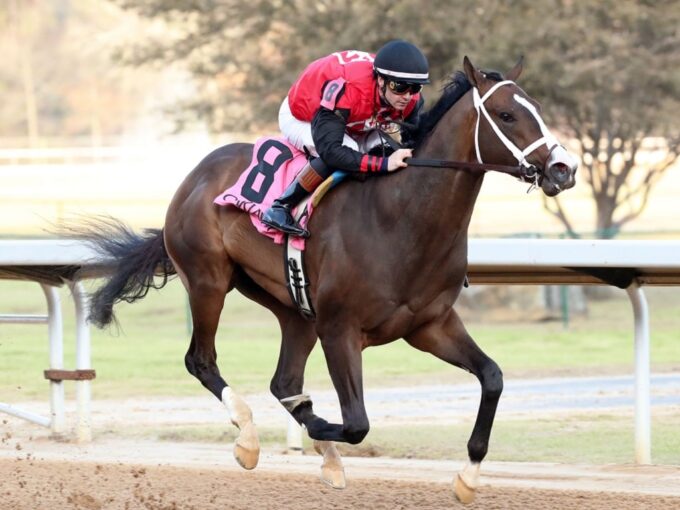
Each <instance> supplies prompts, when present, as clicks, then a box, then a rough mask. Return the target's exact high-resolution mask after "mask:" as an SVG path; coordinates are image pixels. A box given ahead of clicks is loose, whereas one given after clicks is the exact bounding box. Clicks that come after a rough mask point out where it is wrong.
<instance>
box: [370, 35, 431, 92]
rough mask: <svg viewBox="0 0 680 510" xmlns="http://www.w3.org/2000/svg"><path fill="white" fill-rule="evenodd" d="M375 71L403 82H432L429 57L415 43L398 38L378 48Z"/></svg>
mask: <svg viewBox="0 0 680 510" xmlns="http://www.w3.org/2000/svg"><path fill="white" fill-rule="evenodd" d="M373 69H375V72H376V73H377V74H379V75H380V76H382V77H383V78H385V79H387V80H392V81H395V82H402V83H417V84H420V85H424V84H426V83H430V71H429V69H430V66H429V64H428V63H427V58H426V57H425V55H423V52H422V51H420V50H419V49H418V48H417V47H416V46H415V45H413V44H411V43H410V42H408V41H404V40H401V39H396V40H394V41H390V42H388V43H387V44H385V46H383V47H382V48H380V49H379V50H378V53H377V54H376V56H375V61H374V62H373Z"/></svg>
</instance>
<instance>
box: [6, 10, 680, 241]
mask: <svg viewBox="0 0 680 510" xmlns="http://www.w3.org/2000/svg"><path fill="white" fill-rule="evenodd" d="M0 27H2V29H3V30H1V31H0V49H2V50H3V54H6V55H8V56H9V58H7V59H3V61H2V62H0V93H2V96H3V98H4V99H5V100H4V101H3V103H2V105H0V114H1V115H2V118H3V123H0V136H3V137H9V136H28V138H29V139H30V140H31V141H32V143H33V144H36V143H39V140H40V137H41V136H47V135H49V136H69V135H79V136H89V137H90V138H91V139H92V140H93V143H96V141H97V140H102V139H104V138H106V137H107V136H114V135H116V134H120V133H122V132H124V131H125V129H126V126H128V125H129V124H130V122H131V119H134V117H135V114H136V112H139V111H141V110H142V105H143V104H144V103H145V102H148V101H149V100H150V98H154V96H156V95H158V92H157V91H158V90H159V89H160V88H161V87H164V86H165V87H167V86H170V85H172V83H169V82H172V81H173V80H178V81H179V78H178V77H181V78H182V79H184V78H186V77H189V78H190V80H187V83H190V85H187V86H185V87H184V93H183V94H181V95H180V96H179V97H178V96H176V95H175V96H173V97H172V102H171V103H170V104H166V105H165V109H166V114H165V115H166V117H172V118H173V120H174V126H175V129H177V130H182V129H187V127H188V126H192V125H196V123H197V122H198V123H201V124H204V125H205V126H207V128H208V129H209V130H210V132H212V133H221V132H234V131H239V132H242V131H244V130H251V131H259V130H269V131H271V130H275V129H276V118H277V111H278V107H279V104H280V102H281V100H282V98H283V97H284V95H285V94H286V92H287V90H288V88H289V87H290V85H291V83H292V82H293V81H294V80H295V78H296V76H297V75H298V74H299V73H300V71H301V70H302V69H303V68H304V67H305V65H307V64H308V63H309V62H310V61H312V60H314V59H316V58H319V57H321V56H324V55H326V54H328V53H330V52H333V51H336V50H339V49H360V50H365V51H376V50H377V49H378V48H379V47H380V46H381V45H382V44H384V43H385V42H386V41H388V40H390V39H393V38H397V37H400V38H405V39H408V40H411V41H413V42H414V43H416V44H418V45H419V46H420V47H421V48H422V49H423V50H424V52H425V53H426V54H427V55H428V57H429V60H430V63H431V74H432V76H433V78H434V80H433V86H430V87H429V88H428V89H427V90H426V96H427V97H428V99H429V100H433V99H435V98H436V97H437V95H438V89H439V88H440V87H441V86H442V85H443V84H444V83H445V81H446V79H447V78H448V76H450V74H451V73H452V72H453V71H454V70H456V69H459V68H460V67H461V65H462V57H463V56H464V55H468V56H469V57H470V58H471V59H472V61H473V62H474V63H475V64H476V65H478V66H479V67H482V68H486V69H498V70H501V71H503V70H507V69H509V68H510V67H511V66H512V65H513V64H514V62H515V61H516V60H517V58H518V57H519V56H520V55H524V57H525V59H526V60H525V71H524V74H523V76H522V77H521V79H520V84H521V85H522V86H523V87H524V88H525V89H526V91H527V92H528V93H529V94H530V95H532V96H534V97H536V98H538V99H540V100H541V101H543V102H544V104H545V106H546V108H545V111H544V116H545V118H546V120H547V121H548V123H549V124H550V125H551V126H553V127H555V128H556V129H558V130H559V131H561V132H562V134H563V135H566V136H567V137H569V139H570V140H571V141H572V143H573V145H574V148H575V149H576V150H577V152H579V153H580V155H581V159H582V161H581V169H580V178H581V180H582V181H584V182H585V183H586V184H587V185H588V186H589V187H590V190H591V194H592V198H593V201H594V203H595V208H596V219H595V223H596V224H595V225H593V227H594V229H595V230H596V231H597V232H599V233H600V236H601V237H614V236H615V235H616V234H617V233H618V232H619V231H620V229H621V227H622V226H623V225H624V224H625V223H627V222H630V221H631V220H633V219H635V218H636V217H637V216H638V215H639V214H640V213H641V211H642V210H643V209H644V207H645V205H646V204H647V201H648V199H649V194H650V191H651V189H652V188H653V186H654V184H655V183H656V182H657V181H658V180H659V178H660V177H661V175H663V173H664V172H665V171H666V170H667V169H668V168H669V167H670V166H671V165H672V164H674V163H675V162H676V161H677V158H678V147H679V142H680V123H678V121H677V118H678V117H679V116H680V65H679V64H680V32H679V31H680V29H679V27H680V8H678V2H677V1H673V0H659V1H648V0H617V1H614V0H604V1H603V0H580V1H574V0H540V1H536V0H534V1H528V0H516V1H498V0H475V1H470V0H446V1H444V0H431V1H419V0H389V1H388V0H376V1H373V2H363V1H359V0H333V1H330V0H317V1H307V0H248V1H243V0H108V1H107V0H79V1H76V0H51V1H47V0H8V2H5V3H3V4H2V5H0ZM169 70H174V72H175V73H179V74H174V75H169V74H168V71H169ZM641 155H644V158H643V157H641ZM544 200H545V202H544V207H545V208H546V209H547V210H548V211H549V212H551V213H552V214H553V215H554V216H555V217H557V218H558V219H559V220H560V221H561V222H562V224H563V225H564V228H565V230H566V232H567V233H568V234H569V235H572V236H576V235H577V234H576V232H575V231H576V228H575V227H574V225H573V224H572V223H571V221H570V218H569V216H568V214H567V212H566V211H565V209H564V208H563V207H562V206H561V202H560V200H559V199H544Z"/></svg>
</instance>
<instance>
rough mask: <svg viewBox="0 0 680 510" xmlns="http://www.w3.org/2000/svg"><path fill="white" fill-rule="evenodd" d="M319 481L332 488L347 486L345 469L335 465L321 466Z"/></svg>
mask: <svg viewBox="0 0 680 510" xmlns="http://www.w3.org/2000/svg"><path fill="white" fill-rule="evenodd" d="M321 481H322V482H323V483H325V484H326V485H328V486H329V487H332V488H333V489H344V488H345V487H347V481H346V480H345V470H344V469H343V468H342V467H340V468H338V467H336V466H321Z"/></svg>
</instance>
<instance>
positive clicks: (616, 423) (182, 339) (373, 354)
mask: <svg viewBox="0 0 680 510" xmlns="http://www.w3.org/2000/svg"><path fill="white" fill-rule="evenodd" d="M0 289H2V291H1V293H0V313H44V309H45V306H44V297H43V295H42V291H41V290H40V287H39V286H37V285H35V284H30V283H24V282H7V281H3V282H1V287H0ZM646 292H647V295H648V298H649V302H650V311H651V317H652V318H651V328H652V365H653V370H654V371H661V370H668V369H672V368H677V367H678V366H680V341H678V336H677V331H678V330H680V314H678V313H677V303H678V301H679V299H678V298H680V291H678V290H675V289H647V290H646ZM61 297H62V303H63V304H64V323H65V329H66V332H65V356H66V362H65V367H66V368H73V367H74V358H75V354H74V343H75V342H74V325H73V310H72V303H71V299H70V296H69V295H68V293H67V292H66V291H65V290H63V291H62V292H61ZM117 311H118V317H119V320H120V324H121V329H120V331H118V332H117V333H114V332H111V331H100V330H96V329H93V330H92V365H93V367H94V368H95V369H96V370H97V378H96V379H95V380H94V382H93V388H92V393H93V398H94V399H97V400H102V399H107V398H128V397H135V396H144V397H150V396H154V395H157V396H190V395H205V389H203V388H202V386H201V385H200V384H199V383H198V382H197V381H196V380H195V379H194V378H193V377H192V376H191V375H189V374H188V373H187V372H186V369H185V368H184V361H183V359H184V353H185V351H186V348H187V346H188V338H189V333H188V331H187V319H186V301H185V296H184V290H183V289H182V287H181V285H180V284H179V282H177V281H174V282H172V283H171V284H170V285H169V286H168V287H166V288H165V289H163V290H162V291H160V292H152V293H150V294H149V296H147V298H145V299H144V300H142V301H140V302H138V303H136V304H134V305H128V304H122V305H119V306H118V308H117ZM518 319H519V317H518ZM466 325H467V328H468V330H469V331H470V333H471V334H472V335H473V337H475V339H476V341H477V343H478V344H479V345H481V346H482V348H483V349H484V350H485V351H486V352H487V353H488V354H489V355H490V356H492V357H493V358H494V359H495V360H496V361H497V362H498V363H499V364H500V365H501V367H502V368H503V370H504V372H505V377H506V380H510V379H512V378H517V377H520V376H522V377H525V376H544V375H557V374H582V375H600V374H602V373H623V374H628V373H631V372H632V369H633V319H632V314H631V308H630V304H629V303H628V300H627V297H626V296H625V294H624V293H620V294H619V295H618V297H617V298H616V299H612V300H607V301H593V302H591V303H590V312H589V315H588V317H581V318H574V319H573V320H572V322H571V323H570V325H569V328H568V329H565V328H564V327H563V326H562V324H561V323H560V322H558V321H554V322H528V321H525V322H523V321H521V320H517V321H514V322H512V323H509V322H491V321H486V322H485V321H482V320H467V321H466ZM278 349H279V332H278V326H277V322H276V321H275V319H274V318H273V317H272V316H271V314H269V313H268V312H267V311H265V310H264V309H262V308H260V307H258V306H257V305H254V304H253V303H251V302H249V301H247V300H246V299H244V298H243V297H241V296H239V295H238V294H236V293H233V294H231V295H229V296H228V297H227V301H226V305H225V310H224V313H223V316H222V320H221V324H220V330H219V335H218V341H217V350H218V353H219V359H218V362H219V365H220V368H221V371H222V374H223V375H224V376H225V378H226V379H227V381H228V382H229V383H230V384H231V385H232V386H234V387H235V388H236V389H237V390H238V391H239V392H240V393H242V394H246V393H249V392H264V391H267V389H268V387H269V380H270V378H271V375H272V374H273V372H274V369H275V366H276V361H277V357H278ZM48 359H49V358H48V351H47V328H46V326H44V325H37V326H29V325H6V324H3V325H0V401H4V402H10V403H11V402H21V401H26V400H34V399H39V400H46V399H47V395H48V383H47V381H45V380H44V379H43V378H42V371H43V370H44V369H45V368H47V367H48ZM364 374H365V385H366V387H369V388H371V387H379V386H391V385H410V384H432V383H443V382H461V381H464V382H470V381H473V380H474V378H473V376H471V375H470V374H467V373H466V372H463V371H461V370H459V369H457V368H454V367H450V366H448V365H446V364H445V363H443V362H441V361H439V360H437V359H435V358H433V357H432V356H430V355H427V354H425V353H422V352H419V351H416V350H414V349H413V348H411V347H410V346H408V345H407V344H406V343H405V342H403V341H398V342H394V343H392V344H390V345H386V346H382V347H380V348H372V349H368V350H367V351H365V353H364ZM305 380H306V389H307V390H308V391H311V392H314V391H319V390H324V389H330V388H331V387H332V385H331V383H330V379H329V376H328V373H327V369H326V364H325V360H324V359H323V355H322V352H321V349H320V346H319V345H317V347H316V348H315V349H314V351H313V352H312V355H311V356H310V359H309V363H308V367H307V372H306V379H305ZM66 388H67V397H68V398H73V393H74V385H73V384H71V383H66ZM631 412H632V411H631ZM465 419H466V420H469V421H467V422H465V423H462V424H454V425H446V426H444V425H442V426H439V425H437V426H424V425H419V426H413V427H385V426H380V427H375V428H373V429H372V430H371V432H370V433H369V436H368V437H367V438H366V440H365V441H364V442H363V443H362V445H360V446H357V447H351V446H345V445H343V446H342V450H343V452H344V453H345V454H350V455H388V456H393V457H418V458H442V459H451V458H456V459H464V458H465V457H466V450H465V448H466V443H467V439H468V437H469V435H470V431H471V430H472V420H473V419H474V416H469V417H465ZM679 422H680V413H677V412H675V413H668V414H664V415H661V416H654V418H653V428H652V430H653V448H654V450H653V459H654V461H655V462H659V463H670V464H680V435H678V434H677V424H678V423H679ZM106 434H115V435H128V436H129V435H133V436H134V435H137V436H140V437H141V436H143V437H153V438H156V439H159V440H201V441H216V442H225V443H231V442H232V441H233V439H234V437H235V429H234V428H233V427H230V426H227V425H223V424H220V425H215V426H205V427H195V426H186V427H184V426H181V427H180V426H176V427H163V428H162V429H157V428H156V429H154V428H148V429H144V428H141V429H140V428H136V429H133V430H127V429H121V430H105V431H95V435H99V436H101V435H106ZM260 434H261V437H262V440H263V443H264V444H265V445H269V446H274V447H281V448H282V449H283V447H284V444H285V431H284V430H273V429H266V428H263V429H262V430H260ZM308 447H309V445H308ZM489 451H490V453H489V456H488V459H490V460H535V461H556V462H596V463H600V462H631V461H632V459H633V457H634V455H633V419H632V416H620V415H607V414H601V415H600V414H594V413H590V414H587V415H586V414H584V415H581V416H568V417H563V418H559V419H558V418H551V419H542V418H540V417H539V418H537V419H531V420H527V419H517V418H512V419H499V420H497V421H496V424H495V426H494V431H493V435H492V441H491V445H490V450H489Z"/></svg>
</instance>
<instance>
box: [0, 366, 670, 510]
mask: <svg viewBox="0 0 680 510" xmlns="http://www.w3.org/2000/svg"><path fill="white" fill-rule="evenodd" d="M677 377H678V375H677V374H673V375H670V374H669V375H664V376H663V377H661V378H657V379H656V380H655V381H653V384H652V392H653V399H654V400H656V403H655V405H656V406H660V407H666V406H669V405H670V406H674V405H677V403H678V390H677V388H678V387H679V385H677V384H676V383H677V381H676V378H677ZM313 397H314V400H315V405H316V407H318V409H319V411H320V412H321V413H322V414H324V415H325V416H327V417H329V418H331V419H332V418H333V413H334V412H337V411H336V404H335V402H334V400H335V397H334V394H332V392H314V394H313ZM478 399H479V388H478V385H477V384H471V385H458V386H453V387H451V386H449V387H439V386H430V387H415V388H399V389H391V390H378V391H367V407H368V408H369V415H370V416H371V418H372V422H373V423H390V424H395V423H417V422H421V421H426V422H428V423H436V422H438V423H445V422H455V421H457V420H458V419H460V416H461V415H470V414H471V413H474V410H475V408H476V405H477V404H478ZM247 400H248V402H249V403H250V404H251V407H252V408H253V411H254V413H255V416H256V422H257V423H258V424H260V425H269V426H275V427H285V426H286V423H287V421H286V420H287V418H286V416H285V413H283V412H282V409H281V408H280V406H279V404H278V403H277V402H275V400H274V399H273V397H271V396H269V395H264V394H263V395H249V396H247ZM504 402H505V404H503V405H502V406H501V409H499V415H500V416H503V415H504V414H505V415H506V416H511V415H526V413H527V412H529V413H531V412H532V410H538V411H539V412H541V413H547V412H551V413H555V414H556V415H560V414H562V413H567V414H568V413H570V412H572V411H574V410H579V411H584V410H586V409H588V408H590V409H602V408H609V409H616V408H619V409H621V408H628V409H630V406H631V404H632V380H630V378H617V377H614V378H590V379H574V380H559V379H556V380H550V379H544V380H540V381H526V382H523V381H519V382H516V383H513V384H510V385H508V387H507V388H506V393H505V394H504ZM317 404H318V405H317ZM527 406H529V407H527ZM21 407H23V408H28V409H29V410H33V411H34V412H38V413H44V412H45V407H46V404H45V403H44V402H35V403H24V405H22V406H21ZM408 409H417V410H418V413H416V414H414V415H412V416H411V415H409V413H408V412H406V411H405V410H408ZM444 409H446V411H445V412H443V411H442V410H444ZM68 411H69V413H68V418H69V421H70V422H72V421H73V414H74V413H73V408H72V407H71V408H70V409H68ZM533 412H536V411H533ZM224 421H225V411H224V409H222V408H221V407H220V406H219V405H216V403H215V401H214V399H212V398H209V396H206V397H205V399H201V398H198V399H197V398H185V399H172V400H167V399H160V398H148V399H136V400H126V401H116V402H111V401H109V402H106V401H97V400H95V401H94V402H93V403H92V425H93V429H94V430H95V440H94V441H93V442H92V443H90V444H86V445H77V444H74V443H71V442H58V441H54V440H50V439H48V437H47V435H48V432H47V431H46V429H43V428H40V427H38V426H35V425H31V424H27V423H26V422H23V421H21V420H18V419H16V418H12V417H4V416H0V439H1V442H0V510H5V509H7V510H9V509H11V510H23V509H26V510H28V509H30V510H42V509H45V510H47V509H49V510H55V509H62V508H64V509H69V508H72V509H84V510H102V509H126V510H133V509H146V510H173V509H188V510H193V509H208V510H210V509H247V510H256V509H279V508H291V509H302V510H304V509H331V508H332V509H337V508H341V509H345V508H347V509H367V508H368V509H371V510H381V509H385V510H387V509H390V510H391V509H410V508H417V509H419V510H427V509H439V508H460V507H462V506H461V505H459V504H458V503H457V502H456V501H455V499H454V496H453V492H452V488H451V481H452V479H453V476H454V474H455V473H456V472H457V471H458V470H459V469H460V468H461V467H462V460H463V459H459V460H458V461H427V460H413V459H385V458H346V459H344V462H345V472H346V475H347V479H348V487H347V489H345V490H344V491H338V490H333V489H330V488H328V487H326V486H325V485H323V484H322V483H321V482H320V481H319V478H318V476H319V468H320V464H321V458H320V457H318V456H316V455H305V456H303V455H280V454H278V453H277V452H271V451H264V452H263V454H262V456H261V459H260V464H259V466H258V467H257V468H256V469H255V470H254V471H250V472H246V471H244V470H242V469H241V468H240V467H238V465H237V464H236V462H235V461H234V459H233V458H232V455H231V451H230V447H229V446H228V445H225V444H224V443H220V444H207V443H187V442H182V443H178V442H177V443H176V442H169V441H163V442H156V441H151V440H141V439H140V440H137V439H119V438H115V437H108V436H109V435H110V434H109V435H106V436H107V437H102V435H101V434H97V432H101V431H106V430H120V428H121V427H130V428H131V429H134V428H136V427H145V426H146V427H148V426H153V427H156V426H160V427H162V426H163V425H164V424H175V425H178V424H180V425H181V424H196V423H216V422H217V423H220V422H222V423H223V422H224ZM631 426H632V424H631ZM481 483H482V486H481V487H480V489H479V491H478V498H477V501H476V502H475V503H474V504H473V505H471V506H469V507H468V508H471V509H475V508H485V509H501V508H503V509H505V508H518V509H520V508H521V509H528V510H532V509H541V510H543V509H552V508H556V509H558V508H559V509H562V508H574V509H594V510H600V509H602V510H604V509H612V508H616V509H623V510H628V509H657V508H663V509H664V510H665V509H678V510H680V467H672V466H644V467H639V466H633V465H610V466H587V465H564V464H550V463H505V462H503V463H501V462H485V463H483V464H482V479H481Z"/></svg>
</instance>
